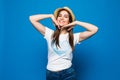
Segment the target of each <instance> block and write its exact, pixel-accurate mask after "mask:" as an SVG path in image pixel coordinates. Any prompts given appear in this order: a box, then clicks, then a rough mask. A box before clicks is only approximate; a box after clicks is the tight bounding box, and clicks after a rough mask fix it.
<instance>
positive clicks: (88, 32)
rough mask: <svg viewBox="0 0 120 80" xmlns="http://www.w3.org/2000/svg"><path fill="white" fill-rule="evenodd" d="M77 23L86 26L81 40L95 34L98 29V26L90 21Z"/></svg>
mask: <svg viewBox="0 0 120 80" xmlns="http://www.w3.org/2000/svg"><path fill="white" fill-rule="evenodd" d="M76 24H77V25H80V26H82V27H84V28H86V31H84V32H81V34H80V37H79V41H83V40H85V39H87V38H89V37H91V36H93V35H94V34H95V33H96V32H97V31H98V27H97V26H95V25H93V24H90V23H86V22H80V21H76Z"/></svg>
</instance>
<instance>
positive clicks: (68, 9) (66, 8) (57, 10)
mask: <svg viewBox="0 0 120 80" xmlns="http://www.w3.org/2000/svg"><path fill="white" fill-rule="evenodd" d="M63 9H64V10H67V11H68V12H69V13H70V15H71V17H72V22H73V21H75V15H74V14H73V12H72V10H71V9H70V8H68V7H62V8H57V9H56V10H55V11H54V16H55V18H57V16H58V13H59V11H61V10H63Z"/></svg>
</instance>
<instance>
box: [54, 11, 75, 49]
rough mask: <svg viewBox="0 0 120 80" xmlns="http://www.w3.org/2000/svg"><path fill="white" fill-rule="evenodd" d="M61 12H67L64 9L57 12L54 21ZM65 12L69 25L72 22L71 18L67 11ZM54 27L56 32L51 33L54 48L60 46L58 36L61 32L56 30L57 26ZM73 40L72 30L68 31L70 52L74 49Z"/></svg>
mask: <svg viewBox="0 0 120 80" xmlns="http://www.w3.org/2000/svg"><path fill="white" fill-rule="evenodd" d="M63 10H65V11H67V10H66V9H61V10H60V11H59V12H58V14H57V17H56V19H57V18H58V15H59V13H60V12H61V11H63ZM67 12H68V14H69V23H71V22H72V17H71V15H70V13H69V11H67ZM55 27H56V30H55V32H54V33H53V42H54V43H55V44H56V46H58V47H60V45H59V36H60V32H61V30H60V29H58V26H56V25H55ZM73 40H74V36H73V29H71V30H70V31H69V44H70V46H71V48H72V50H73V49H74V43H73Z"/></svg>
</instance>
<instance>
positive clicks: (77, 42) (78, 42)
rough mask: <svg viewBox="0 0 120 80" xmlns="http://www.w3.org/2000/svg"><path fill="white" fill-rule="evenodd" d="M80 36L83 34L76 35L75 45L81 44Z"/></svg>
mask: <svg viewBox="0 0 120 80" xmlns="http://www.w3.org/2000/svg"><path fill="white" fill-rule="evenodd" d="M80 34H81V33H80V32H79V33H74V45H76V44H81V42H80V41H79V37H80Z"/></svg>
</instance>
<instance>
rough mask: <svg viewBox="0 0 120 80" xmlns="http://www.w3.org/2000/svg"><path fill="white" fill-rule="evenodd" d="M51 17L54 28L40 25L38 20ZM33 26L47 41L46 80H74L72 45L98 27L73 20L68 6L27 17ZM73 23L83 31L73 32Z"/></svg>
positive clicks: (90, 34) (91, 33)
mask: <svg viewBox="0 0 120 80" xmlns="http://www.w3.org/2000/svg"><path fill="white" fill-rule="evenodd" d="M45 18H51V19H52V21H53V23H54V26H55V27H56V30H55V31H54V30H52V29H50V28H49V27H46V26H44V25H42V24H41V23H40V22H39V20H42V19H45ZM29 19H30V21H31V23H32V24H33V26H34V27H35V28H36V29H37V30H38V31H39V32H40V33H41V34H42V35H43V36H44V38H45V39H46V40H47V43H48V64H47V70H46V79H47V80H76V77H75V70H74V68H73V67H72V63H71V62H72V56H73V53H72V51H73V50H74V46H75V45H76V44H78V43H80V42H81V41H83V40H85V39H87V38H89V37H91V36H92V35H94V34H95V33H96V32H97V31H98V28H97V27H96V26H95V25H93V24H90V23H86V22H81V21H77V20H75V16H74V14H73V12H72V10H71V9H70V8H68V7H63V8H58V9H56V10H55V12H54V15H53V14H37V15H32V16H30V17H29ZM75 25H80V26H82V27H83V28H85V29H86V31H84V32H78V33H73V28H74V26H75Z"/></svg>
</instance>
